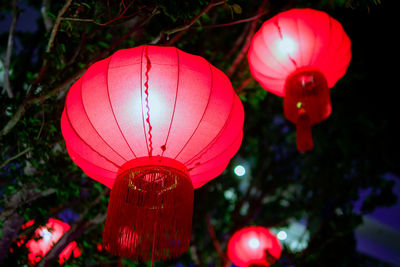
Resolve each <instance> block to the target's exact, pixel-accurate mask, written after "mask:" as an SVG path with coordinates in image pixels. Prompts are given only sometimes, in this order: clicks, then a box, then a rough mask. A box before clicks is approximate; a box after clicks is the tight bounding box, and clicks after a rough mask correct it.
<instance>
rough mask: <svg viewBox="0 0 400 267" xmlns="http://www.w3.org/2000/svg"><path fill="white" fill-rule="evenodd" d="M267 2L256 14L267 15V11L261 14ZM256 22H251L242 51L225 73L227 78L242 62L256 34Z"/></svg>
mask: <svg viewBox="0 0 400 267" xmlns="http://www.w3.org/2000/svg"><path fill="white" fill-rule="evenodd" d="M267 3H268V0H264V1H263V2H262V3H261V5H260V7H259V8H258V11H257V14H261V13H263V14H266V13H268V11H265V12H262V11H263V10H264V9H265V7H266V6H267ZM257 22H258V21H257V20H253V22H252V23H251V26H250V29H249V32H248V34H247V37H246V40H245V42H244V44H243V46H242V49H241V50H240V52H239V54H238V55H237V56H236V58H235V60H234V61H233V63H232V65H231V67H230V68H229V69H228V71H227V72H226V75H227V76H228V77H231V76H232V75H233V73H235V71H236V69H237V67H238V66H239V64H240V63H241V62H242V60H243V59H244V57H245V55H246V53H247V50H248V49H249V47H250V43H251V39H252V38H253V35H254V33H255V32H256V27H257Z"/></svg>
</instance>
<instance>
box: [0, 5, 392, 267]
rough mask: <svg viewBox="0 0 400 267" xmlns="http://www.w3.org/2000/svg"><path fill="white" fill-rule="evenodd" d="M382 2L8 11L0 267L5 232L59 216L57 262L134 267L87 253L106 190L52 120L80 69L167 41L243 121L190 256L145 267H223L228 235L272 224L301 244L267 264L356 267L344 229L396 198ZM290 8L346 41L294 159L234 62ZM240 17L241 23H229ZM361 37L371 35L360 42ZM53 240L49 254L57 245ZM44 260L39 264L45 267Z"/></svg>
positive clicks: (201, 203) (258, 92)
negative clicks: (64, 233) (61, 234)
mask: <svg viewBox="0 0 400 267" xmlns="http://www.w3.org/2000/svg"><path fill="white" fill-rule="evenodd" d="M11 2H12V1H10V3H9V1H0V6H2V7H3V8H4V9H3V10H2V12H1V17H0V19H3V20H4V21H5V20H6V18H11V17H12V15H13V11H12V6H11ZM262 4H265V6H264V7H263V8H261V9H260V8H259V7H260V6H261V5H262ZM42 5H43V6H42ZM388 5H389V4H388V3H386V2H384V1H383V0H381V1H375V0H374V1H372V0H313V1H305V0H297V1H296V0H295V1H293V0H285V1H278V0H274V1H273V0H270V1H260V0H259V1H246V0H229V1H206V0H196V1H170V0H147V1H144V0H141V1H140V0H139V1H134V0H131V1H128V0H121V1H108V0H102V1H95V0H85V1H70V0H67V1H65V2H64V1H54V0H53V1H49V0H44V1H36V0H29V1H25V2H24V1H20V2H18V13H19V15H20V16H19V18H18V19H19V23H20V26H19V27H20V28H19V30H18V27H17V30H16V31H15V32H9V31H8V30H6V31H2V32H1V33H0V47H1V49H0V51H4V54H5V53H6V51H8V50H9V49H11V52H12V57H11V61H10V62H9V63H10V64H9V66H10V69H9V71H7V70H6V69H5V68H4V66H5V65H4V63H5V62H4V60H5V58H4V55H1V56H2V57H3V64H2V65H1V68H0V74H1V78H0V81H4V80H3V76H4V74H6V75H7V74H8V75H9V78H10V81H11V90H12V91H13V93H14V97H13V98H10V97H8V96H7V94H6V88H4V87H5V85H3V86H2V87H3V90H2V93H1V94H0V111H1V112H0V125H1V132H0V146H1V150H0V151H1V153H0V164H1V169H0V177H1V180H0V195H1V196H2V199H1V200H0V218H1V220H0V222H1V224H0V227H1V228H2V229H1V232H0V233H1V234H0V236H1V238H0V262H1V264H4V266H15V265H18V266H23V265H25V264H26V263H27V253H28V252H27V249H26V247H24V246H21V247H18V246H17V245H16V242H12V241H13V240H17V239H18V236H20V235H21V234H24V235H29V234H30V235H32V234H33V231H32V230H30V232H29V231H28V232H27V231H25V232H24V231H23V230H18V229H21V225H22V224H23V223H25V222H26V221H29V220H31V219H35V225H34V226H32V228H31V229H36V228H37V227H38V226H39V225H43V224H45V223H46V221H47V219H48V218H49V217H62V216H65V212H66V210H68V211H69V212H70V211H72V214H75V215H74V216H72V217H74V219H71V221H70V222H69V223H70V224H71V226H72V227H71V229H74V230H73V231H69V238H70V239H71V240H76V241H77V242H78V244H79V247H80V249H81V251H82V257H79V258H76V259H70V260H69V261H67V263H66V264H65V266H94V265H97V266H99V265H101V266H103V265H104V266H112V265H117V264H118V262H121V264H122V265H123V266H140V265H143V266H144V265H145V264H141V263H135V262H132V261H128V260H125V259H122V260H121V261H120V259H118V258H116V257H113V256H111V255H109V254H107V253H105V252H104V251H102V250H101V251H99V249H98V244H99V243H100V242H101V232H102V228H103V221H104V214H105V212H106V208H107V203H108V191H109V190H108V189H106V188H105V186H103V185H101V184H99V183H97V182H94V181H93V180H91V179H89V178H88V177H87V176H86V175H85V174H83V173H82V171H81V170H80V169H79V168H78V167H77V166H76V165H74V164H73V163H72V161H71V159H70V158H69V156H68V155H67V153H66V149H65V144H64V142H63V139H62V136H61V132H60V126H59V124H60V117H61V112H62V109H63V103H64V99H65V95H66V92H67V91H68V89H69V86H70V85H71V84H72V83H73V82H74V81H75V80H76V79H77V78H78V77H79V76H80V75H81V74H82V73H83V71H84V70H85V69H86V68H87V67H88V66H90V65H91V64H92V63H93V62H95V61H97V60H99V59H102V58H105V57H107V56H109V55H110V54H112V53H113V52H114V51H116V50H118V49H122V48H128V47H132V46H137V45H141V44H147V43H152V44H160V45H175V46H177V47H179V48H181V49H182V50H184V51H186V52H189V53H193V54H198V55H200V56H203V57H205V58H206V59H207V60H209V61H210V62H212V64H214V65H215V66H216V67H218V68H220V69H222V70H224V71H225V72H226V73H228V74H229V75H230V78H231V81H232V83H233V85H234V87H235V88H236V89H237V93H238V94H239V96H240V98H241V99H242V101H243V103H244V106H245V114H246V120H245V126H244V127H245V128H244V140H243V144H242V146H241V149H240V151H239V153H238V156H237V157H236V158H235V159H234V160H232V162H231V164H230V165H229V167H228V168H227V169H226V171H225V172H224V173H223V174H222V175H221V176H220V177H219V178H217V179H215V180H214V181H211V182H210V183H208V184H207V185H205V186H203V187H202V188H200V189H198V190H196V192H195V207H194V218H193V236H192V246H191V248H190V250H189V251H188V252H187V253H186V254H184V255H183V256H182V257H180V258H179V259H176V260H174V261H170V262H160V263H157V265H156V266H172V265H174V266H229V263H228V262H227V260H226V256H225V255H224V250H225V248H226V244H227V241H228V239H229V236H230V235H231V234H232V233H233V232H234V231H235V230H237V229H239V228H241V227H243V226H247V225H263V226H266V227H282V226H287V225H288V224H289V223H290V222H292V221H293V220H303V221H305V222H306V227H307V230H308V231H309V233H310V236H311V238H310V241H309V243H308V246H307V248H306V249H305V250H304V251H302V252H296V251H292V250H291V249H290V248H288V247H286V248H285V249H284V253H283V256H282V258H281V259H280V260H279V261H278V262H277V263H276V266H316V265H318V266H357V264H362V263H363V261H364V260H365V259H364V258H363V257H361V256H359V255H358V254H356V253H355V241H354V234H353V230H354V229H355V228H356V227H357V226H358V225H359V224H360V223H361V222H362V215H363V214H366V213H368V212H371V211H373V210H374V209H375V208H376V207H378V206H385V205H392V204H394V203H395V202H396V197H395V196H394V195H393V193H392V187H393V183H390V182H388V181H386V180H385V179H384V178H383V175H384V174H385V173H389V172H392V173H395V174H399V168H398V164H397V161H396V160H395V159H396V157H395V155H396V154H395V153H397V152H398V150H397V147H396V146H397V145H398V140H397V139H398V138H397V137H396V135H395V131H394V126H393V124H392V121H394V119H396V118H395V114H396V113H395V112H394V110H393V107H394V106H395V103H394V101H395V100H394V99H395V98H393V97H391V96H392V95H391V94H392V93H391V92H386V93H385V94H382V93H380V92H377V90H376V89H377V88H381V87H382V86H384V85H388V86H387V87H386V88H391V87H392V86H389V85H390V83H389V81H387V80H386V83H387V84H385V83H384V82H383V81H382V79H383V78H379V77H386V76H387V73H386V69H385V68H384V67H383V65H384V63H385V62H383V61H382V58H384V57H385V56H388V55H389V54H388V52H387V51H386V50H385V43H384V41H383V42H381V41H379V40H386V41H387V42H389V39H387V38H385V37H384V36H381V35H382V33H381V32H380V27H381V26H382V25H385V24H386V23H387V18H386V17H385V14H386V10H389V9H390V6H388ZM291 7H312V8H317V9H322V10H325V11H327V12H329V13H330V14H331V15H332V16H334V17H336V18H337V19H339V20H340V21H341V22H342V23H343V26H344V28H345V30H346V31H347V32H348V34H349V35H350V38H351V39H352V43H353V48H352V50H353V59H352V62H351V65H350V67H349V70H348V72H347V74H346V75H345V77H344V78H343V79H342V80H340V81H339V82H338V84H337V85H336V86H335V88H334V89H333V90H332V91H331V92H332V102H333V108H334V111H333V113H332V115H331V117H330V118H329V119H328V120H326V121H325V122H323V123H321V124H320V125H317V126H316V127H315V129H314V140H315V143H316V145H315V149H314V150H313V151H311V152H309V153H306V154H299V153H298V152H297V150H296V146H295V129H294V126H293V125H292V124H290V123H289V122H287V121H286V120H285V119H284V117H283V115H282V100H281V99H280V98H278V97H276V96H274V95H272V94H269V93H266V92H265V91H264V90H263V89H262V88H261V87H260V86H259V84H258V83H257V82H255V81H254V80H253V79H252V78H251V75H250V72H249V70H248V67H247V63H246V58H245V52H246V49H247V47H246V40H247V39H248V38H250V37H251V33H252V30H251V29H252V26H254V27H253V28H254V29H256V28H258V27H259V26H260V25H261V23H262V22H263V21H264V20H266V19H268V18H270V17H271V16H273V15H275V14H277V13H278V12H280V11H282V10H285V9H288V8H291ZM26 10H34V12H36V14H37V15H38V19H37V27H36V29H35V30H33V31H24V30H23V23H24V12H26ZM63 10H64V11H63ZM40 12H41V13H40ZM14 15H15V14H14ZM247 18H253V19H251V20H246V21H245V22H242V21H241V20H243V19H247ZM10 21H11V20H10ZM49 23H50V27H49V26H48V24H49ZM17 25H18V24H17ZM7 27H8V26H7ZM367 32H368V34H367ZM10 33H11V35H12V36H13V37H14V39H15V41H16V42H15V44H14V45H13V46H12V47H9V46H8V42H7V40H8V39H9V36H10ZM374 34H376V35H377V36H381V37H382V38H381V39H379V40H378V39H374V38H369V36H374ZM239 162H245V163H246V164H247V166H248V172H249V174H247V175H246V176H245V177H244V178H238V177H236V176H235V175H234V173H233V171H232V170H233V166H234V165H235V164H237V163H239ZM365 189H370V192H371V193H370V195H369V196H368V197H367V198H366V199H365V201H363V206H362V209H361V210H362V213H359V212H357V211H356V210H355V209H354V203H355V202H356V201H357V200H358V199H359V194H360V192H361V191H362V190H365ZM74 226H75V228H74ZM5 237H10V238H11V240H10V241H9V242H8V241H7V240H6V238H5ZM67 241H68V240H67V239H66V240H63V242H61V241H60V242H59V243H60V244H58V245H60V247H61V248H62V247H63V246H64V247H65V245H67V244H68V243H69V241H68V242H67ZM10 248H11V250H13V251H14V252H13V253H10ZM60 251H61V250H60ZM52 252H54V253H55V254H54V255H57V253H56V251H55V250H54V251H53V250H52ZM49 254H50V253H49ZM54 255H53V256H49V255H47V256H45V257H44V258H43V260H42V261H41V263H40V264H39V265H41V266H48V265H51V264H55V265H57V263H58V261H57V257H56V256H54ZM147 265H149V264H147Z"/></svg>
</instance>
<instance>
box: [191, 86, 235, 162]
mask: <svg viewBox="0 0 400 267" xmlns="http://www.w3.org/2000/svg"><path fill="white" fill-rule="evenodd" d="M235 95H236V93H235V91H234V90H232V104H231V109H230V111H229V115H228V117H227V119H226V121H225V124H224V126H223V127H222V128H221V129H220V131H219V132H218V134H217V135H216V136H215V137H214V138H213V140H212V141H211V142H210V143H209V144H208V145H206V146H205V147H204V148H203V149H202V150H201V151H200V152H199V153H197V155H195V156H194V157H192V158H191V159H190V160H188V161H186V162H185V164H184V165H190V164H192V163H193V161H195V160H200V158H201V157H202V156H203V155H204V154H205V153H206V152H207V151H209V150H210V149H211V147H212V146H214V144H215V143H216V142H217V140H218V139H219V137H220V136H221V133H222V132H224V130H225V129H226V127H227V126H228V123H229V122H230V120H231V118H232V111H233V110H234V108H233V107H234V106H235V103H236V101H235ZM193 168H194V167H193ZM193 168H192V169H193ZM188 169H189V168H188Z"/></svg>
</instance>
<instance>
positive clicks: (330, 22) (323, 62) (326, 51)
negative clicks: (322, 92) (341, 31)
mask: <svg viewBox="0 0 400 267" xmlns="http://www.w3.org/2000/svg"><path fill="white" fill-rule="evenodd" d="M324 15H325V14H324ZM326 16H327V17H328V21H329V29H328V30H329V42H328V46H327V47H326V49H324V57H323V59H322V60H321V63H322V64H323V65H324V69H325V68H326V63H325V61H326V60H327V56H328V52H329V50H330V49H331V44H332V21H331V17H330V16H329V15H326Z"/></svg>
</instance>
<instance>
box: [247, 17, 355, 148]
mask: <svg viewBox="0 0 400 267" xmlns="http://www.w3.org/2000/svg"><path fill="white" fill-rule="evenodd" d="M350 46H351V42H350V39H349V37H348V36H347V34H346V33H345V31H344V30H343V28H342V26H341V24H340V23H339V22H338V21H337V20H335V19H333V18H332V17H330V16H329V15H328V14H326V13H325V12H322V11H317V10H313V9H291V10H289V11H285V12H282V13H280V14H278V15H276V16H274V17H273V18H271V19H269V20H268V21H266V22H265V23H264V24H263V25H262V26H261V28H260V30H259V31H258V32H257V33H256V34H255V35H254V37H253V39H252V42H251V45H250V48H249V52H248V55H247V58H248V62H249V67H250V71H251V73H252V75H253V76H254V78H255V79H256V80H257V81H258V82H259V83H260V84H261V85H262V86H263V87H264V88H265V89H266V90H268V91H269V92H271V93H274V94H276V95H278V96H282V97H285V99H284V109H285V116H286V118H287V119H288V120H290V121H292V122H293V123H295V124H296V125H297V127H298V128H297V133H298V148H299V150H300V151H303V152H304V151H307V150H309V149H311V148H312V146H313V143H312V137H311V129H310V127H311V125H313V124H315V123H318V122H320V121H322V120H324V119H326V118H327V117H328V116H329V115H330V113H331V110H332V108H331V104H330V95H329V92H328V91H329V90H328V89H329V88H331V87H333V86H334V85H335V83H336V82H337V80H338V79H340V78H341V77H342V76H343V75H344V74H345V72H346V69H347V67H348V65H349V62H350V59H351V48H350ZM321 74H322V75H321ZM299 142H300V143H299Z"/></svg>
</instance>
